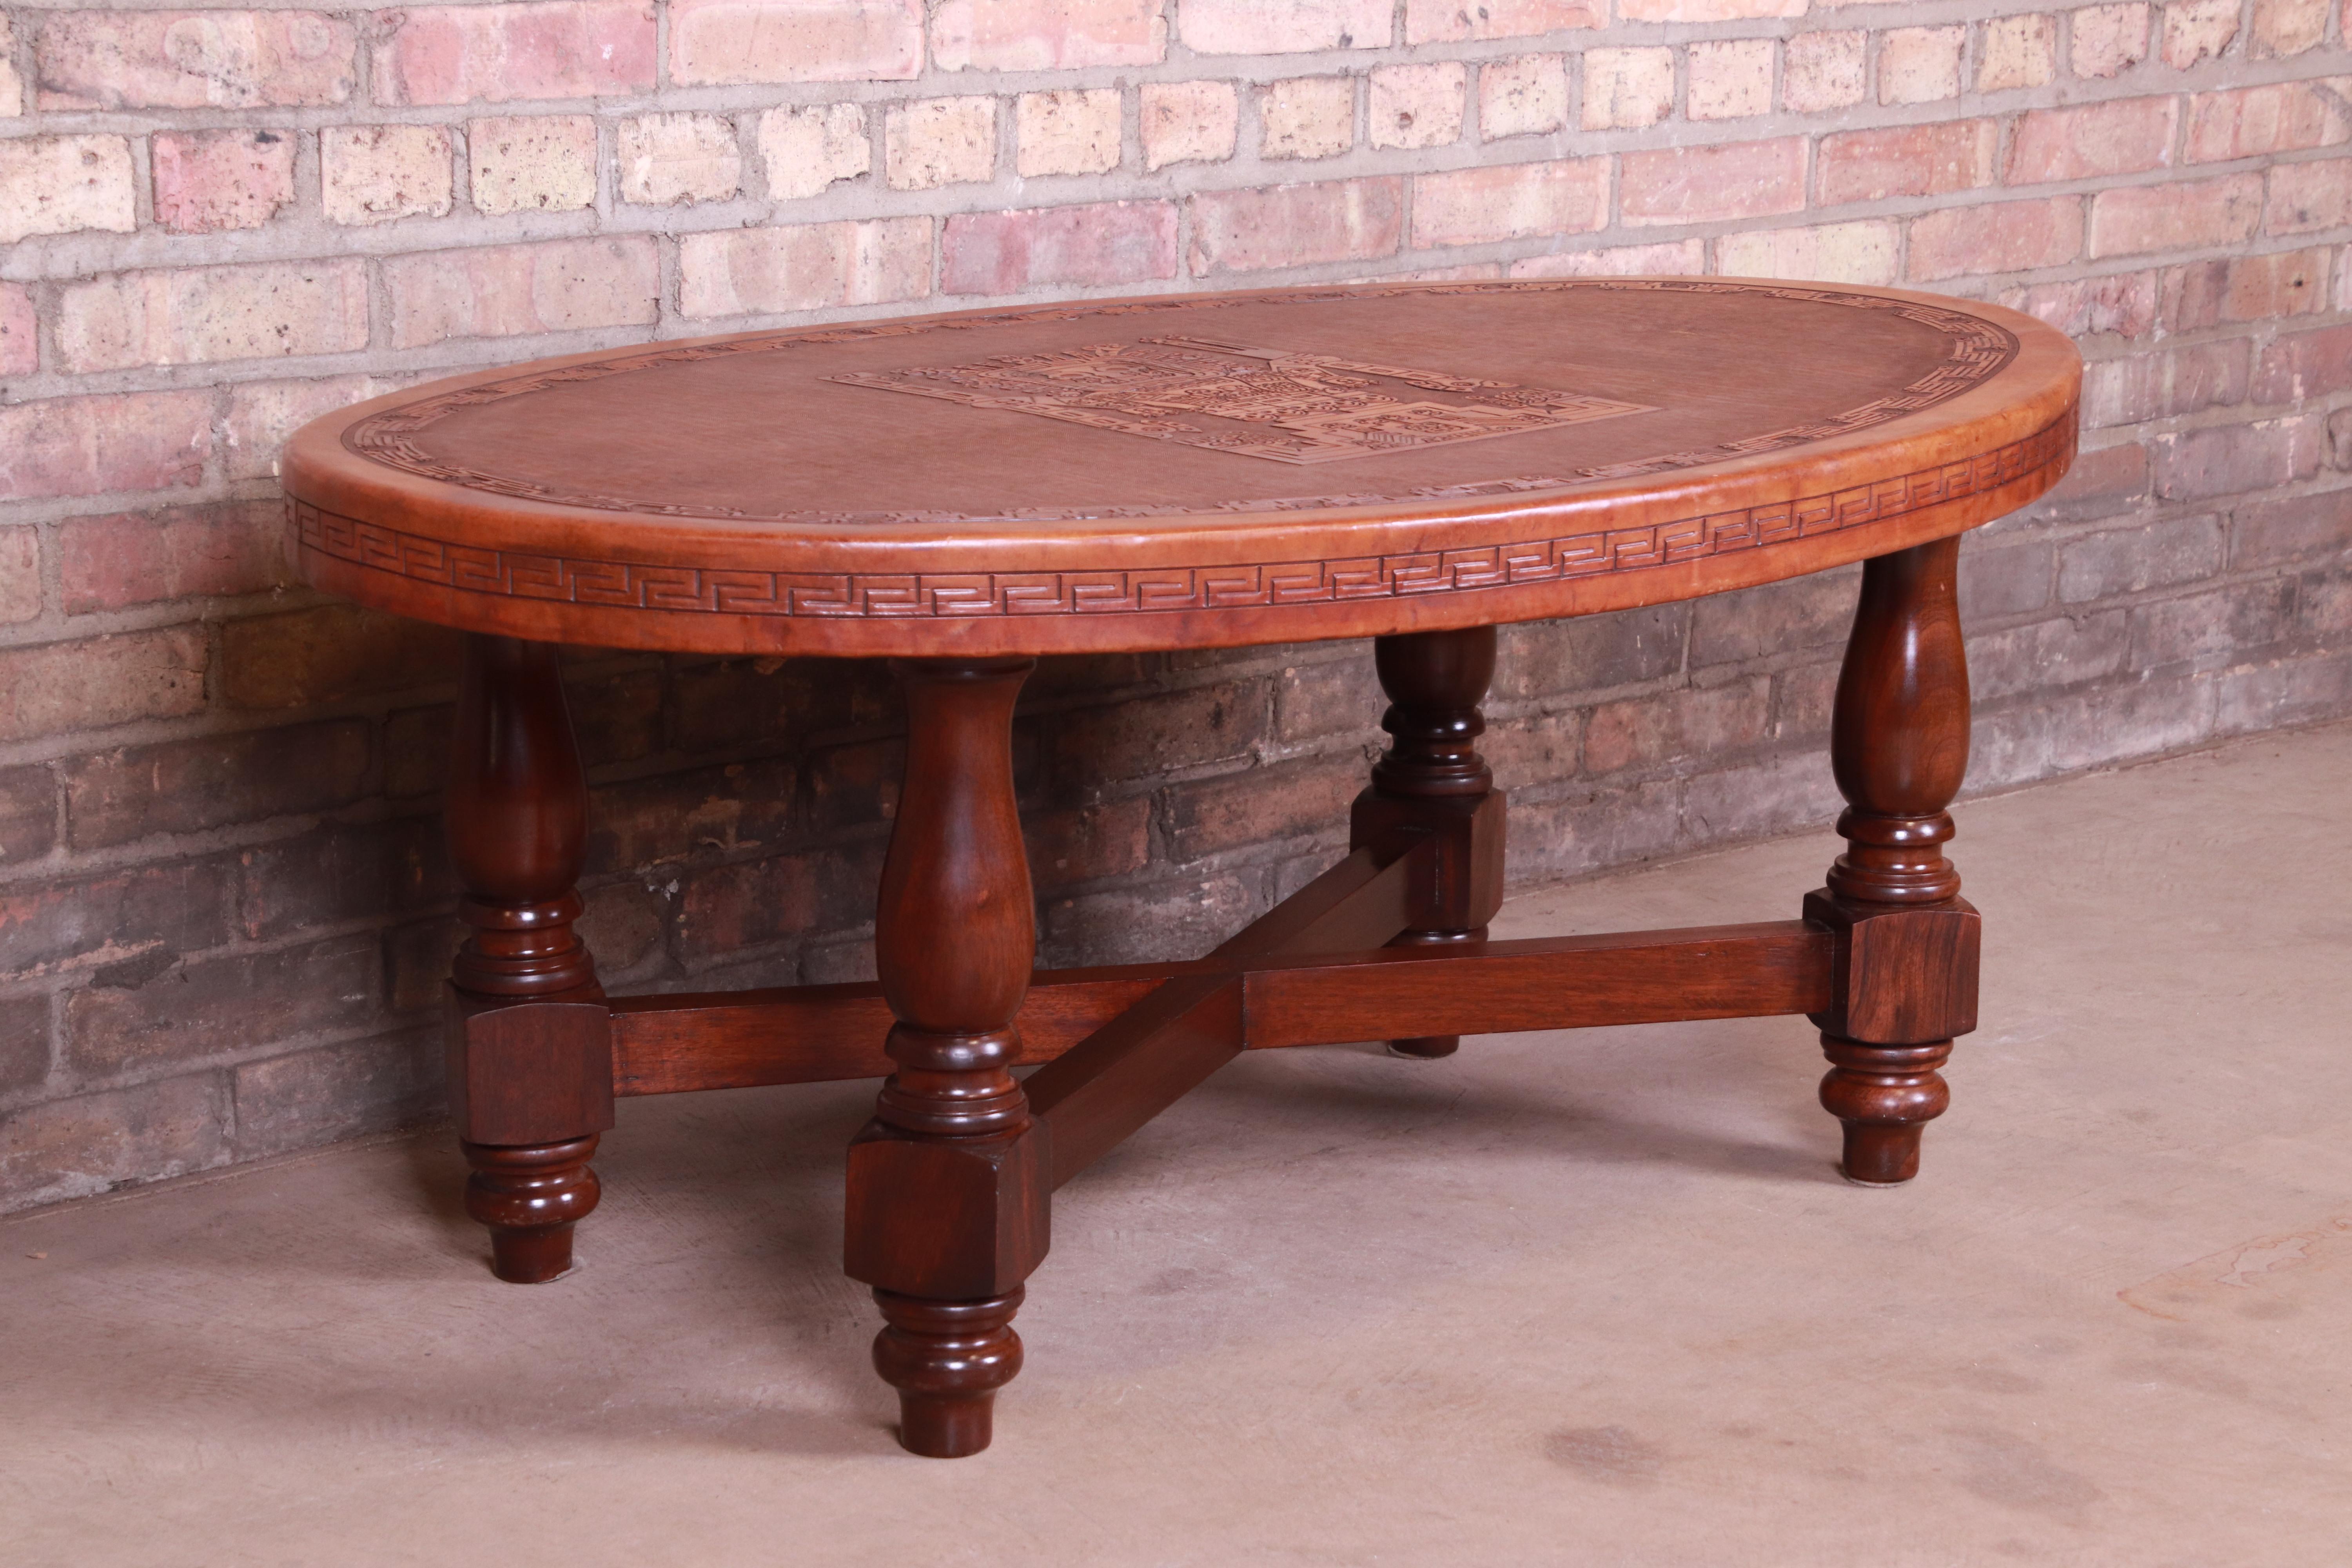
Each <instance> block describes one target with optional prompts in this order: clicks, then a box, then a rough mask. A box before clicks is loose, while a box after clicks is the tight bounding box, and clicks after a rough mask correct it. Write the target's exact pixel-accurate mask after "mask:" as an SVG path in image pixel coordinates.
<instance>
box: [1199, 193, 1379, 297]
mask: <svg viewBox="0 0 2352 1568" xmlns="http://www.w3.org/2000/svg"><path fill="white" fill-rule="evenodd" d="M1403 198H1404V189H1403V182H1402V181H1401V180H1394V179H1385V180H1348V181H1343V182H1340V183H1338V184H1316V185H1277V186H1275V187H1274V188H1272V189H1270V190H1255V191H1220V192H1217V193H1214V194H1213V195H1197V196H1194V197H1193V198H1192V270H1193V271H1194V272H1196V273H1198V274H1201V275H1202V276H1213V275H1215V274H1216V273H1219V272H1255V271H1261V270H1263V269H1265V268H1270V267H1297V266H1302V265H1306V264H1307V263H1311V262H1318V261H1362V260H1368V259H1370V258H1373V257H1376V256H1388V255H1391V254H1392V253H1393V252H1394V251H1395V250H1396V248H1397V242H1398V238H1399V236H1400V233H1401V231H1402V222H1403V216H1404V215H1403V205H1404V200H1403Z"/></svg>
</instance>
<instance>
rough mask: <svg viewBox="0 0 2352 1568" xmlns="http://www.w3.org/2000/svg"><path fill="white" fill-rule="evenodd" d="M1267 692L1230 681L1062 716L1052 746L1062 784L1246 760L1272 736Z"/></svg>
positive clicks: (1121, 779) (1055, 771)
mask: <svg viewBox="0 0 2352 1568" xmlns="http://www.w3.org/2000/svg"><path fill="white" fill-rule="evenodd" d="M1265 731H1266V693H1265V689H1264V688H1263V687H1262V686H1260V685H1257V684H1255V683H1246V684H1245V683H1239V682H1234V681H1223V682H1220V683H1218V684H1216V685H1214V686H1195V687H1190V688H1187V689H1181V690H1177V691H1167V692H1160V693H1156V694H1152V695H1150V696H1139V697H1133V698H1129V699H1128V700H1124V701H1119V702H1112V703H1107V704H1104V705H1102V706H1100V707H1093V708H1079V709H1074V710H1070V711H1068V712H1066V713H1063V714H1061V715H1059V716H1057V717H1056V719H1055V721H1054V724H1053V739H1052V741H1051V742H1050V744H1049V746H1048V755H1049V757H1050V758H1051V762H1050V763H1049V772H1050V773H1051V775H1052V776H1053V778H1054V779H1055V781H1056V782H1057V783H1065V784H1076V782H1077V781H1079V780H1082V779H1083V780H1087V781H1088V782H1089V783H1090V784H1092V785H1093V786H1094V787H1097V788H1099V787H1100V786H1101V785H1102V784H1108V783H1124V782H1126V781H1129V780H1137V779H1149V778H1152V777H1155V776H1156V775H1158V774H1160V773H1168V772H1171V771H1172V770H1174V769H1178V768H1193V767H1200V766H1202V765H1204V764H1208V763H1221V762H1231V761H1233V760H1234V759H1236V758H1240V757H1245V756H1247V755H1249V754H1250V752H1252V751H1253V750H1254V749H1255V747H1256V746H1257V745H1258V743H1259V742H1261V741H1262V740H1264V739H1265Z"/></svg>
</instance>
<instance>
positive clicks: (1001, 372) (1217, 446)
mask: <svg viewBox="0 0 2352 1568" xmlns="http://www.w3.org/2000/svg"><path fill="white" fill-rule="evenodd" d="M825 379H826V380H828V381H833V382H838V383H841V384H844V385H847V386H871V387H877V388H880V389H881V390H883V391H886V392H905V393H912V394H914V395H917V396H919V397H939V398H944V399H946V400H947V401H949V402H950V403H962V404H967V405H971V407H974V408H993V409H1002V410H1006V411H1010V412H1013V413H1017V414H1034V415H1037V416H1040V417H1042V418H1045V419H1059V420H1062V421H1065V422H1066V423H1068V424H1072V425H1088V426H1094V427H1095V428H1096V429H1098V430H1117V431H1119V432H1122V433H1124V434H1126V435H1129V436H1143V437H1150V438H1151V439H1153V440H1158V441H1177V442H1181V443H1182V444H1183V445H1185V446H1187V447H1205V448H1207V449H1209V450H1212V451H1219V452H1231V453H1233V454H1234V456H1236V457H1243V458H1265V459H1266V460H1268V461H1269V462H1276V463H1332V462H1339V461H1341V460H1342V459H1345V458H1369V457H1377V456H1380V455H1382V454H1385V453H1393V452H1400V451H1409V450H1411V449H1412V448H1414V447H1444V446H1451V445H1454V443H1456V442H1461V441H1485V440H1488V439H1491V438H1492V437H1496V436H1517V435H1520V434H1522V433H1524V432H1526V431H1529V430H1545V429H1549V428H1551V427H1552V426H1559V425H1581V424H1584V423H1586V422H1587V421H1590V420H1594V419H1611V418H1614V417H1616V416H1619V415H1623V414H1648V413H1653V412H1654V408H1653V407H1652V405H1648V404H1643V403H1620V402H1617V401H1615V400H1614V399H1612V398H1607V397H1590V396H1584V395H1580V394H1577V393H1572V392H1555V391H1551V390H1549V389H1548V388H1544V387H1537V386H1520V385H1517V384H1513V383H1511V382H1507V381H1480V380H1475V379H1473V378H1471V377H1468V376H1460V375H1447V374H1444V373H1443V372H1439V371H1426V370H1406V369H1402V368H1399V367H1398V366H1395V365H1386V364H1371V363H1364V362H1362V361H1358V360H1345V359H1340V358H1339V357H1337V356H1335V355H1331V354H1312V353H1292V352H1289V351H1287V350H1285V349H1278V348H1264V347H1258V346H1255V345H1252V344H1247V343H1233V342H1219V341H1217V340H1215V339H1213V338H1200V337H1159V338H1144V339H1142V340H1140V341H1139V342H1131V343H1089V344H1087V345H1086V346H1085V347H1083V348H1077V349H1070V350H1066V351H1064V352H1062V353H1028V354H1003V355H999V356H998V357H997V358H994V359H985V360H977V361H974V362H972V363H969V364H951V365H940V366H925V367H921V368H916V369H908V370H892V371H862V372H852V373H848V374H841V375H831V376H827V377H825Z"/></svg>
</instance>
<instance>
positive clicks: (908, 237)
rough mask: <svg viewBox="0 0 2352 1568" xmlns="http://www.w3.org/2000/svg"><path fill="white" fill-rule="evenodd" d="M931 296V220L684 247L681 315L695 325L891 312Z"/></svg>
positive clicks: (703, 239) (765, 234) (707, 239)
mask: <svg viewBox="0 0 2352 1568" xmlns="http://www.w3.org/2000/svg"><path fill="white" fill-rule="evenodd" d="M930 291H931V220H930V219H929V218H927V217H891V218H873V219H869V220H866V221H865V222H862V223H812V224H795V225H786V226H779V227H776V228H748V229H729V230H723V231H720V232H717V233H711V234H690V235H688V236H686V237H684V238H683V239H682V240H680V241H679V244H678V310H679V312H680V313H681V314H683V315H685V316H687V317H688V318H689V319H692V320H698V321H702V320H709V318H711V317H715V316H737V315H749V314H754V313H757V314H774V313H779V312H782V311H789V310H824V309H826V308H827V307H829V306H835V305H887V304H895V303H897V302H898V301H900V300H919V299H921V298H922V297H923V296H924V295H926V294H929V292H930Z"/></svg>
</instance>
